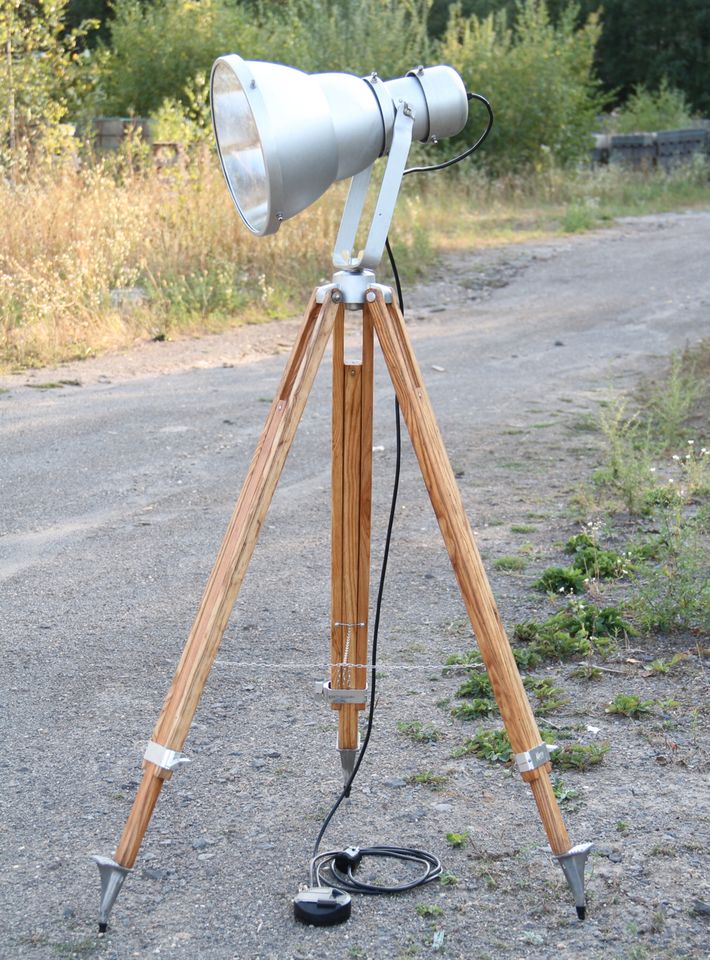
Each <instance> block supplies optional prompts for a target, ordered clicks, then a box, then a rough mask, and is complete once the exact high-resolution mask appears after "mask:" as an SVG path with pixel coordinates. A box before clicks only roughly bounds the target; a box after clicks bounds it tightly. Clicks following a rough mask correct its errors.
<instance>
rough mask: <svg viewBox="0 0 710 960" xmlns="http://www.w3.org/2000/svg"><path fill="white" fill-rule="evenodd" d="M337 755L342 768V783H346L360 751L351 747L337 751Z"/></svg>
mask: <svg viewBox="0 0 710 960" xmlns="http://www.w3.org/2000/svg"><path fill="white" fill-rule="evenodd" d="M338 753H339V754H340V763H341V765H342V768H343V782H344V783H347V782H348V780H349V779H350V777H351V776H352V773H353V770H354V769H355V764H356V763H357V757H358V754H359V753H360V749H359V748H358V747H352V748H348V749H343V750H338Z"/></svg>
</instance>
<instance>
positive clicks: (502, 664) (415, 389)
mask: <svg viewBox="0 0 710 960" xmlns="http://www.w3.org/2000/svg"><path fill="white" fill-rule="evenodd" d="M368 311H371V313H372V319H373V323H374V327H375V332H376V334H377V337H378V340H379V342H380V345H381V347H382V353H383V355H384V358H385V362H386V364H387V367H388V369H389V373H390V376H391V378H392V383H393V385H394V389H395V393H396V394H397V399H398V400H399V404H400V407H401V409H402V414H403V416H404V420H405V423H406V424H407V429H408V431H409V435H410V437H411V440H412V446H413V447H414V452H415V453H416V456H417V459H418V461H419V466H420V468H421V471H422V475H423V477H424V482H425V484H426V487H427V490H428V491H429V497H430V498H431V502H432V506H433V507H434V512H435V513H436V517H437V520H438V521H439V527H440V528H441V533H442V536H443V538H444V542H445V544H446V548H447V550H448V552H449V557H450V559H451V563H452V566H453V568H454V572H455V574H456V578H457V580H458V583H459V587H460V589H461V594H462V596H463V600H464V603H465V605H466V610H467V611H468V615H469V617H470V619H471V624H472V626H473V630H474V632H475V634H476V640H477V641H478V646H479V649H480V651H481V656H482V657H483V661H484V663H485V665H486V669H487V671H488V675H489V677H490V680H491V685H492V687H493V692H494V694H495V698H496V701H497V703H498V707H499V709H500V712H501V716H502V717H503V722H504V724H505V727H506V730H507V731H508V736H509V737H510V742H511V745H512V748H513V752H514V753H516V754H526V753H527V752H528V751H530V750H533V749H534V748H535V747H538V746H540V744H541V742H542V740H541V737H540V732H539V730H538V728H537V723H536V722H535V718H534V716H533V713H532V710H531V709H530V703H529V701H528V698H527V695H526V693H525V688H524V687H523V684H522V681H521V679H520V674H519V673H518V668H517V665H516V663H515V658H514V657H513V652H512V650H511V648H510V643H509V642H508V638H507V636H506V634H505V629H504V628H503V624H502V622H501V619H500V615H499V613H498V609H497V607H496V602H495V599H494V597H493V593H492V591H491V587H490V584H489V582H488V578H487V576H486V572H485V570H484V568H483V563H482V562H481V557H480V554H479V552H478V548H477V547H476V543H475V541H474V538H473V532H472V530H471V526H470V524H469V522H468V517H467V516H466V512H465V510H464V506H463V501H462V499H461V494H460V492H459V489H458V487H457V484H456V480H455V479H454V474H453V471H452V469H451V464H450V463H449V459H448V457H447V454H446V449H445V447H444V443H443V440H442V439H441V434H440V433H439V429H438V426H437V424H436V420H435V418H434V412H433V410H432V407H431V403H430V401H429V397H428V395H427V392H426V390H425V388H424V382H423V380H422V376H421V372H420V370H419V366H418V364H417V361H416V358H415V356H414V352H413V350H412V346H411V343H410V341H409V336H408V334H407V330H406V327H405V325H404V319H403V317H402V314H401V313H400V311H399V310H398V308H397V307H396V306H395V305H394V304H392V305H389V304H386V303H385V302H384V299H383V297H382V294H381V293H380V292H379V291H378V292H377V293H376V295H375V299H374V300H373V301H372V302H369V303H367V304H366V308H365V312H366V313H367V312H368ZM550 769H551V765H550V763H549V762H546V763H543V764H542V765H540V766H537V767H535V768H534V769H532V770H529V771H527V772H524V773H522V777H523V779H524V780H527V781H528V782H529V783H530V786H531V788H532V791H533V796H534V798H535V802H536V804H537V807H538V811H539V813H540V817H541V819H542V822H543V825H544V827H545V832H546V833H547V837H548V839H549V841H550V846H551V847H552V852H553V853H554V854H556V855H559V854H562V853H567V852H568V851H569V850H570V846H571V845H570V840H569V836H568V835H567V830H566V828H565V825H564V823H563V820H562V815H561V813H560V808H559V806H558V804H557V800H556V799H555V796H554V793H553V790H552V784H551V782H550V776H549V774H550Z"/></svg>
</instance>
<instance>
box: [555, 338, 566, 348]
mask: <svg viewBox="0 0 710 960" xmlns="http://www.w3.org/2000/svg"><path fill="white" fill-rule="evenodd" d="M555 346H556V347H564V343H563V342H562V340H555Z"/></svg>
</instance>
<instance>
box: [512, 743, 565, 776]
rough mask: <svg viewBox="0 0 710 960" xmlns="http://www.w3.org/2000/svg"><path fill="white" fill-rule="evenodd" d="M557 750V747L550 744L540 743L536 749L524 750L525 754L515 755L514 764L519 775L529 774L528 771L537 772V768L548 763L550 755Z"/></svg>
mask: <svg viewBox="0 0 710 960" xmlns="http://www.w3.org/2000/svg"><path fill="white" fill-rule="evenodd" d="M553 750H557V746H556V745H555V744H552V743H541V744H539V745H538V746H537V747H532V748H531V749H530V750H526V751H525V753H516V754H515V762H516V764H517V767H518V772H519V773H529V771H530V770H537V768H538V767H542V766H544V765H545V764H546V763H549V760H550V753H551V752H552V751H553Z"/></svg>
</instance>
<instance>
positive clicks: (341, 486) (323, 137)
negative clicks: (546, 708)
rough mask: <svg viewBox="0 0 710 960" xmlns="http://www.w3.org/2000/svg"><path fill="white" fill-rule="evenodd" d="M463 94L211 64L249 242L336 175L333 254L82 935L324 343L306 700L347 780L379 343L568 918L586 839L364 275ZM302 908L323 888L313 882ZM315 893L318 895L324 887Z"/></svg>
mask: <svg viewBox="0 0 710 960" xmlns="http://www.w3.org/2000/svg"><path fill="white" fill-rule="evenodd" d="M468 102H469V97H468V95H467V93H466V90H465V87H464V85H463V82H462V80H461V78H460V77H459V75H458V74H457V73H456V71H454V70H453V69H452V68H451V67H448V66H433V67H426V68H424V67H419V68H417V69H415V70H412V71H411V72H410V73H409V74H407V76H405V77H401V78H399V79H395V80H389V81H386V82H385V81H382V80H381V79H380V78H379V77H377V75H376V74H372V75H371V76H369V77H366V78H364V79H360V78H358V77H355V76H351V75H348V74H342V73H325V74H314V75H308V74H305V73H302V72H301V71H299V70H295V69H293V68H290V67H286V66H282V65H280V64H271V63H262V62H256V61H245V60H243V59H242V58H241V57H239V56H236V55H235V54H230V55H228V56H224V57H220V58H219V59H218V60H217V61H216V63H215V64H214V67H213V70H212V80H211V103H212V115H213V121H214V130H215V135H216V139H217V145H218V149H219V154H220V159H221V163H222V169H223V172H224V175H225V179H226V181H227V186H228V188H229V191H230V193H231V195H232V199H233V200H234V203H235V205H236V207H237V210H238V211H239V213H240V215H241V217H242V219H243V221H244V223H245V224H246V226H247V227H248V228H249V230H251V231H252V233H254V234H256V235H259V236H263V235H265V234H270V233H274V232H275V231H276V230H278V229H279V226H280V224H281V223H282V222H283V221H284V220H288V219H290V218H291V217H293V216H295V215H296V214H298V213H299V212H300V211H301V210H303V209H305V208H306V207H307V206H309V205H310V204H311V203H313V202H314V201H315V200H316V199H317V198H318V197H320V196H321V195H322V194H323V193H324V192H325V191H326V190H327V189H328V187H329V186H330V185H331V184H332V183H334V182H335V181H337V180H343V179H346V178H350V179H351V185H350V190H349V194H348V198H347V201H346V205H345V210H344V214H343V219H342V222H341V225H340V229H339V232H338V236H337V239H336V242H335V247H334V256H333V264H334V267H335V273H334V275H333V278H332V282H331V283H329V284H327V285H325V286H321V287H318V288H317V289H316V290H314V292H313V294H312V296H311V299H310V301H309V303H308V306H307V307H306V311H305V315H304V319H303V324H302V326H301V329H300V332H299V334H298V336H297V339H296V342H295V344H294V346H293V349H292V351H291V354H290V356H289V359H288V361H287V363H286V367H285V370H284V372H283V376H282V378H281V382H280V385H279V387H278V391H277V393H276V396H275V398H274V400H273V403H272V405H271V408H270V411H269V414H268V417H267V420H266V424H265V426H264V428H263V431H262V433H261V437H260V439H259V441H258V444H257V447H256V450H255V453H254V455H253V459H252V461H251V465H250V467H249V470H248V473H247V476H246V480H245V482H244V485H243V487H242V490H241V493H240V495H239V498H238V500H237V504H236V507H235V509H234V513H233V515H232V518H231V520H230V522H229V525H228V527H227V531H226V534H225V536H224V540H223V542H222V546H221V548H220V550H219V553H218V555H217V558H216V561H215V564H214V568H213V570H212V573H211V575H210V578H209V581H208V583H207V586H206V589H205V592H204V595H203V597H202V600H201V602H200V605H199V608H198V611H197V615H196V617H195V621H194V623H193V626H192V629H191V631H190V634H189V637H188V640H187V643H186V645H185V648H184V650H183V654H182V657H181V659H180V662H179V664H178V666H177V670H176V672H175V676H174V679H173V682H172V685H171V687H170V689H169V691H168V694H167V696H166V699H165V702H164V705H163V708H162V712H161V714H160V716H159V718H158V721H157V724H156V726H155V729H154V731H153V734H152V737H151V740H150V742H149V743H148V746H147V749H146V751H145V755H144V759H143V777H142V781H141V783H140V786H139V788H138V791H137V794H136V797H135V800H134V803H133V806H132V808H131V811H130V814H129V816H128V820H127V822H126V824H125V827H124V830H123V833H122V835H121V838H120V841H119V844H118V847H117V848H116V851H115V853H114V855H113V857H95V860H96V861H97V863H98V866H99V871H100V876H101V904H100V914H99V929H100V930H105V929H106V927H107V924H108V919H109V914H110V911H111V909H112V907H113V905H114V902H115V900H116V897H117V895H118V892H119V890H120V888H121V886H122V884H123V882H124V880H125V878H126V876H127V874H128V873H129V872H130V870H131V868H132V867H133V865H134V863H135V861H136V858H137V856H138V852H139V848H140V845H141V842H142V839H143V836H144V834H145V832H146V830H147V827H148V824H149V821H150V818H151V816H152V813H153V810H154V807H155V804H156V801H157V799H158V796H159V794H160V790H161V787H162V785H163V783H164V781H165V780H167V779H169V778H170V777H171V776H172V774H173V772H174V771H175V770H176V769H177V767H179V766H181V765H183V764H184V763H186V762H187V760H186V758H185V757H184V756H183V754H182V752H181V751H182V749H183V746H184V743H185V740H186V738H187V734H188V731H189V728H190V725H191V723H192V720H193V717H194V715H195V711H196V709H197V706H198V702H199V700H200V696H201V694H202V691H203V688H204V685H205V683H206V681H207V678H208V675H209V673H210V669H211V667H212V664H213V662H214V659H215V657H216V655H217V651H218V648H219V645H220V642H221V640H222V636H223V634H224V631H225V629H226V626H227V621H228V618H229V615H230V613H231V610H232V607H233V605H234V602H235V600H236V597H237V594H238V593H239V589H240V587H241V584H242V581H243V579H244V576H245V573H246V570H247V567H248V564H249V561H250V558H251V556H252V552H253V549H254V546H255V544H256V541H257V537H258V534H259V530H260V528H261V525H262V524H263V522H264V518H265V516H266V513H267V510H268V508H269V504H270V502H271V499H272V496H273V493H274V490H275V489H276V485H277V483H278V480H279V476H280V474H281V470H282V468H283V466H284V463H285V460H286V457H287V455H288V452H289V448H290V446H291V443H292V441H293V438H294V436H295V433H296V429H297V426H298V423H299V420H300V418H301V415H302V413H303V409H304V407H305V404H306V400H307V398H308V394H309V391H310V389H311V386H312V384H313V381H314V379H315V376H316V373H317V371H318V368H319V365H320V363H321V360H322V358H323V355H324V351H325V349H326V346H327V344H328V342H329V341H330V340H331V338H332V341H333V399H332V406H333V426H332V431H333V466H332V476H333V488H332V588H331V589H332V602H331V672H330V676H329V678H328V679H327V680H326V681H325V682H324V684H323V695H324V696H325V698H326V699H327V701H328V702H329V703H330V704H331V705H332V708H333V710H334V711H337V713H338V748H339V750H340V755H341V760H342V765H343V770H344V774H345V778H346V785H347V783H349V782H352V776H353V771H354V770H355V768H356V763H357V758H358V753H359V750H360V740H359V717H360V712H361V711H362V710H363V708H364V707H365V705H366V703H367V698H368V689H367V670H366V664H367V662H368V651H367V648H368V608H369V581H370V505H371V488H372V462H371V460H372V454H371V451H372V410H373V386H372V385H373V354H374V341H375V338H376V339H377V341H378V342H379V345H380V348H381V351H382V355H383V357H384V361H385V364H386V366H387V369H388V372H389V375H390V378H391V380H392V384H393V386H394V390H395V394H396V397H397V400H398V402H399V405H400V408H401V411H402V415H403V418H404V421H405V423H406V426H407V429H408V432H409V435H410V438H411V442H412V446H413V448H414V451H415V454H416V457H417V460H418V462H419V467H420V469H421V473H422V477H423V480H424V483H425V485H426V488H427V490H428V493H429V497H430V499H431V503H432V506H433V508H434V511H435V513H436V517H437V519H438V522H439V527H440V529H441V534H442V537H443V539H444V543H445V545H446V548H447V551H448V553H449V557H450V560H451V563H452V566H453V569H454V572H455V575H456V578H457V581H458V584H459V588H460V591H461V595H462V597H463V601H464V603H465V606H466V610H467V612H468V615H469V617H470V620H471V624H472V627H473V630H474V633H475V636H476V640H477V643H478V646H479V649H480V652H481V655H482V658H483V661H484V664H485V667H486V669H487V671H488V675H489V677H490V680H491V684H492V687H493V691H494V694H495V697H496V701H497V703H498V706H499V709H500V713H501V716H502V718H503V721H504V724H505V727H506V730H507V732H508V735H509V738H510V742H511V745H512V748H513V752H514V754H515V761H516V764H517V768H518V770H519V772H520V775H521V777H522V779H523V780H524V781H525V782H527V783H528V784H529V785H530V789H531V790H532V794H533V797H534V800H535V803H536V805H537V808H538V811H539V814H540V818H541V820H542V824H543V827H544V829H545V833H546V834H547V838H548V840H549V844H550V847H551V849H552V854H553V856H554V858H555V859H556V860H557V862H558V863H559V865H560V866H561V867H562V870H563V871H564V875H565V877H566V879H567V882H568V884H569V886H570V888H571V891H572V894H573V896H574V900H575V905H576V909H577V913H578V916H579V917H580V919H583V918H584V913H585V895H584V868H585V862H586V859H587V856H588V854H589V850H590V847H591V845H590V844H579V845H577V846H573V845H572V844H571V842H570V839H569V836H568V834H567V830H566V828H565V825H564V823H563V820H562V816H561V814H560V809H559V806H558V804H557V800H556V799H555V795H554V792H553V789H552V784H551V781H550V770H551V764H550V752H549V750H550V748H549V747H548V746H547V744H545V743H544V742H543V740H542V738H541V736H540V732H539V730H538V727H537V724H536V721H535V718H534V716H533V713H532V710H531V708H530V704H529V702H528V699H527V696H526V693H525V690H524V687H523V684H522V682H521V678H520V675H519V673H518V669H517V666H516V662H515V659H514V657H513V653H512V650H511V647H510V644H509V642H508V639H507V637H506V634H505V630H504V628H503V625H502V623H501V619H500V616H499V613H498V610H497V607H496V603H495V600H494V597H493V594H492V592H491V588H490V585H489V583H488V579H487V577H486V573H485V570H484V568H483V565H482V562H481V558H480V555H479V552H478V549H477V547H476V543H475V541H474V537H473V533H472V530H471V526H470V524H469V521H468V518H467V516H466V513H465V511H464V507H463V502H462V499H461V495H460V493H459V490H458V488H457V485H456V481H455V479H454V475H453V472H452V469H451V466H450V464H449V460H448V457H447V454H446V450H445V447H444V444H443V441H442V438H441V435H440V433H439V430H438V427H437V424H436V420H435V418H434V413H433V410H432V407H431V404H430V401H429V398H428V396H427V392H426V389H425V386H424V382H423V380H422V376H421V372H420V369H419V366H418V363H417V360H416V357H415V355H414V352H413V350H412V346H411V343H410V340H409V336H408V332H407V329H406V327H405V324H404V320H403V317H402V313H401V310H400V309H399V307H398V305H397V303H396V302H394V298H393V294H392V290H390V289H389V288H388V287H385V286H381V285H380V284H378V283H377V282H376V280H375V274H374V272H373V271H374V269H375V268H376V267H377V266H378V264H379V262H380V259H381V257H382V253H383V250H384V247H385V243H386V238H387V232H388V230H389V226H390V222H391V219H392V215H393V212H394V207H395V204H396V200H397V195H398V191H399V187H400V184H401V180H402V176H403V175H404V173H405V166H406V162H407V157H408V153H409V149H410V146H411V143H412V141H413V140H418V141H422V142H435V141H437V140H439V139H442V138H444V137H451V136H455V135H456V134H458V133H460V132H461V130H462V129H463V127H464V125H465V123H466V120H467V117H468ZM382 156H386V157H387V161H386V167H385V170H384V175H383V179H382V184H381V188H380V190H379V194H378V197H377V201H376V205H375V210H374V214H373V217H372V221H371V224H370V227H369V231H368V234H367V239H366V241H365V245H364V247H363V248H362V249H359V248H358V247H357V246H356V234H357V231H358V226H359V223H360V219H361V216H362V211H363V207H364V204H365V200H366V197H367V194H368V187H369V182H370V175H371V172H372V169H373V165H374V163H375V161H376V160H377V159H378V158H379V157H382ZM346 310H352V311H359V312H361V314H362V353H361V359H360V360H359V362H356V363H352V362H346V361H345V359H344V348H343V343H344V317H345V311H346ZM315 889H316V893H315V894H314V895H313V898H312V899H313V901H314V902H316V903H319V902H320V901H319V897H320V898H321V899H322V895H321V893H319V892H318V891H323V890H326V891H327V888H324V887H317V888H315ZM331 892H332V891H331Z"/></svg>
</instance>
